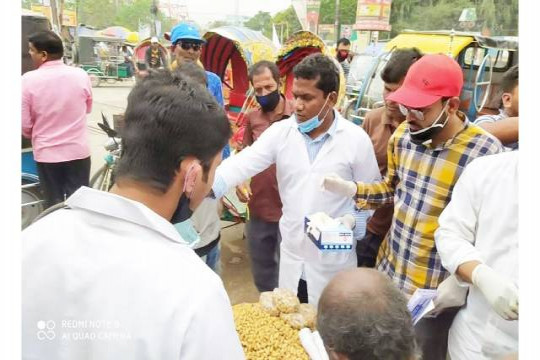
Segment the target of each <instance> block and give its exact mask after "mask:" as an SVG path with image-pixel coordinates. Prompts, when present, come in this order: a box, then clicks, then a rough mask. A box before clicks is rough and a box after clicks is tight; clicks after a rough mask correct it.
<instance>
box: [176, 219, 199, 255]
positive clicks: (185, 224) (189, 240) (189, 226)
mask: <svg viewBox="0 0 540 360" xmlns="http://www.w3.org/2000/svg"><path fill="white" fill-rule="evenodd" d="M174 227H175V228H176V231H178V233H179V234H180V236H181V237H182V239H183V240H184V241H185V242H186V244H187V246H189V247H190V248H192V249H193V248H194V247H195V246H196V245H197V244H198V243H199V242H200V241H201V237H200V236H199V233H198V232H197V230H195V228H194V227H193V222H192V221H191V218H189V219H187V220H185V221H182V222H180V223H177V224H174Z"/></svg>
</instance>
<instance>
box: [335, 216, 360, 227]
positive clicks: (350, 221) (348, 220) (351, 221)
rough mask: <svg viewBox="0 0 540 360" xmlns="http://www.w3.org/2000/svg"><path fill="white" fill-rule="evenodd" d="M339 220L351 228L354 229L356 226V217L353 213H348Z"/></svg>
mask: <svg viewBox="0 0 540 360" xmlns="http://www.w3.org/2000/svg"><path fill="white" fill-rule="evenodd" d="M338 221H339V222H340V223H342V224H343V225H345V226H346V227H348V228H349V229H350V230H353V229H354V228H355V227H356V219H355V218H354V216H353V215H351V214H347V215H343V216H342V217H340V218H338Z"/></svg>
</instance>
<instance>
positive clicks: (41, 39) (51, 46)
mask: <svg viewBox="0 0 540 360" xmlns="http://www.w3.org/2000/svg"><path fill="white" fill-rule="evenodd" d="M28 42H29V43H31V44H32V45H33V46H34V47H35V48H36V50H37V51H46V52H47V55H48V58H49V59H50V60H58V59H61V58H62V56H64V45H63V44H62V39H60V36H58V35H56V34H55V33H54V32H53V31H51V30H44V31H38V32H35V33H33V34H31V35H30V36H29V37H28Z"/></svg>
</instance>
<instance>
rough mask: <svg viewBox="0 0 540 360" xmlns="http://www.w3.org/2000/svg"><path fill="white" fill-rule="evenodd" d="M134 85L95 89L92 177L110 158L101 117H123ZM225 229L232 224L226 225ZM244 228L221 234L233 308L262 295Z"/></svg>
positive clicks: (91, 127) (90, 122)
mask: <svg viewBox="0 0 540 360" xmlns="http://www.w3.org/2000/svg"><path fill="white" fill-rule="evenodd" d="M132 86H133V82H124V83H118V84H114V85H110V84H105V85H102V86H100V87H97V88H94V89H93V98H94V105H93V108H92V113H91V114H90V115H89V116H88V128H89V135H90V147H91V153H92V169H91V174H93V173H94V172H96V171H97V170H98V169H99V168H100V167H101V166H102V165H103V163H104V160H103V157H104V156H105V154H106V151H105V149H104V148H103V144H104V143H105V141H106V140H107V136H106V135H105V134H104V133H103V131H102V130H101V129H100V128H99V127H98V125H97V124H98V122H101V113H102V112H103V114H104V115H105V116H106V117H107V119H108V120H110V123H111V125H112V116H113V114H121V113H123V112H124V110H125V108H126V106H127V97H128V94H129V92H130V90H131V88H132ZM222 225H223V226H224V227H225V226H227V225H231V223H225V222H223V224H222ZM243 229H244V226H243V225H235V226H232V227H228V228H226V229H224V230H222V233H221V239H222V241H221V245H222V247H221V277H222V279H223V283H224V285H225V288H226V289H227V292H228V294H229V297H230V299H231V303H232V304H238V303H242V302H256V301H258V298H259V293H258V291H257V289H256V288H255V285H254V284H253V278H252V275H251V259H250V258H249V254H248V251H247V247H246V243H245V241H246V240H245V239H243V236H242V234H243Z"/></svg>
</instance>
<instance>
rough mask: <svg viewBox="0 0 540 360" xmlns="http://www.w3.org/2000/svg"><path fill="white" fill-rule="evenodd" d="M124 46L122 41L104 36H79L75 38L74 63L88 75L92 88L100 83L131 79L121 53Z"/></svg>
mask: <svg viewBox="0 0 540 360" xmlns="http://www.w3.org/2000/svg"><path fill="white" fill-rule="evenodd" d="M124 44H125V41H124V40H123V39H120V38H116V37H111V36H105V35H99V36H88V35H81V36H79V37H78V38H77V48H78V50H77V56H76V59H75V62H76V63H77V64H78V66H79V67H81V68H82V69H83V70H84V71H86V72H87V73H88V75H89V76H90V80H91V81H92V86H93V87H97V86H99V85H100V84H101V82H102V81H106V82H107V83H112V84H114V83H115V82H117V81H125V80H130V79H131V75H130V74H129V69H128V65H127V64H125V63H124V57H123V55H122V52H121V50H122V46H123V45H124Z"/></svg>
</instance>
